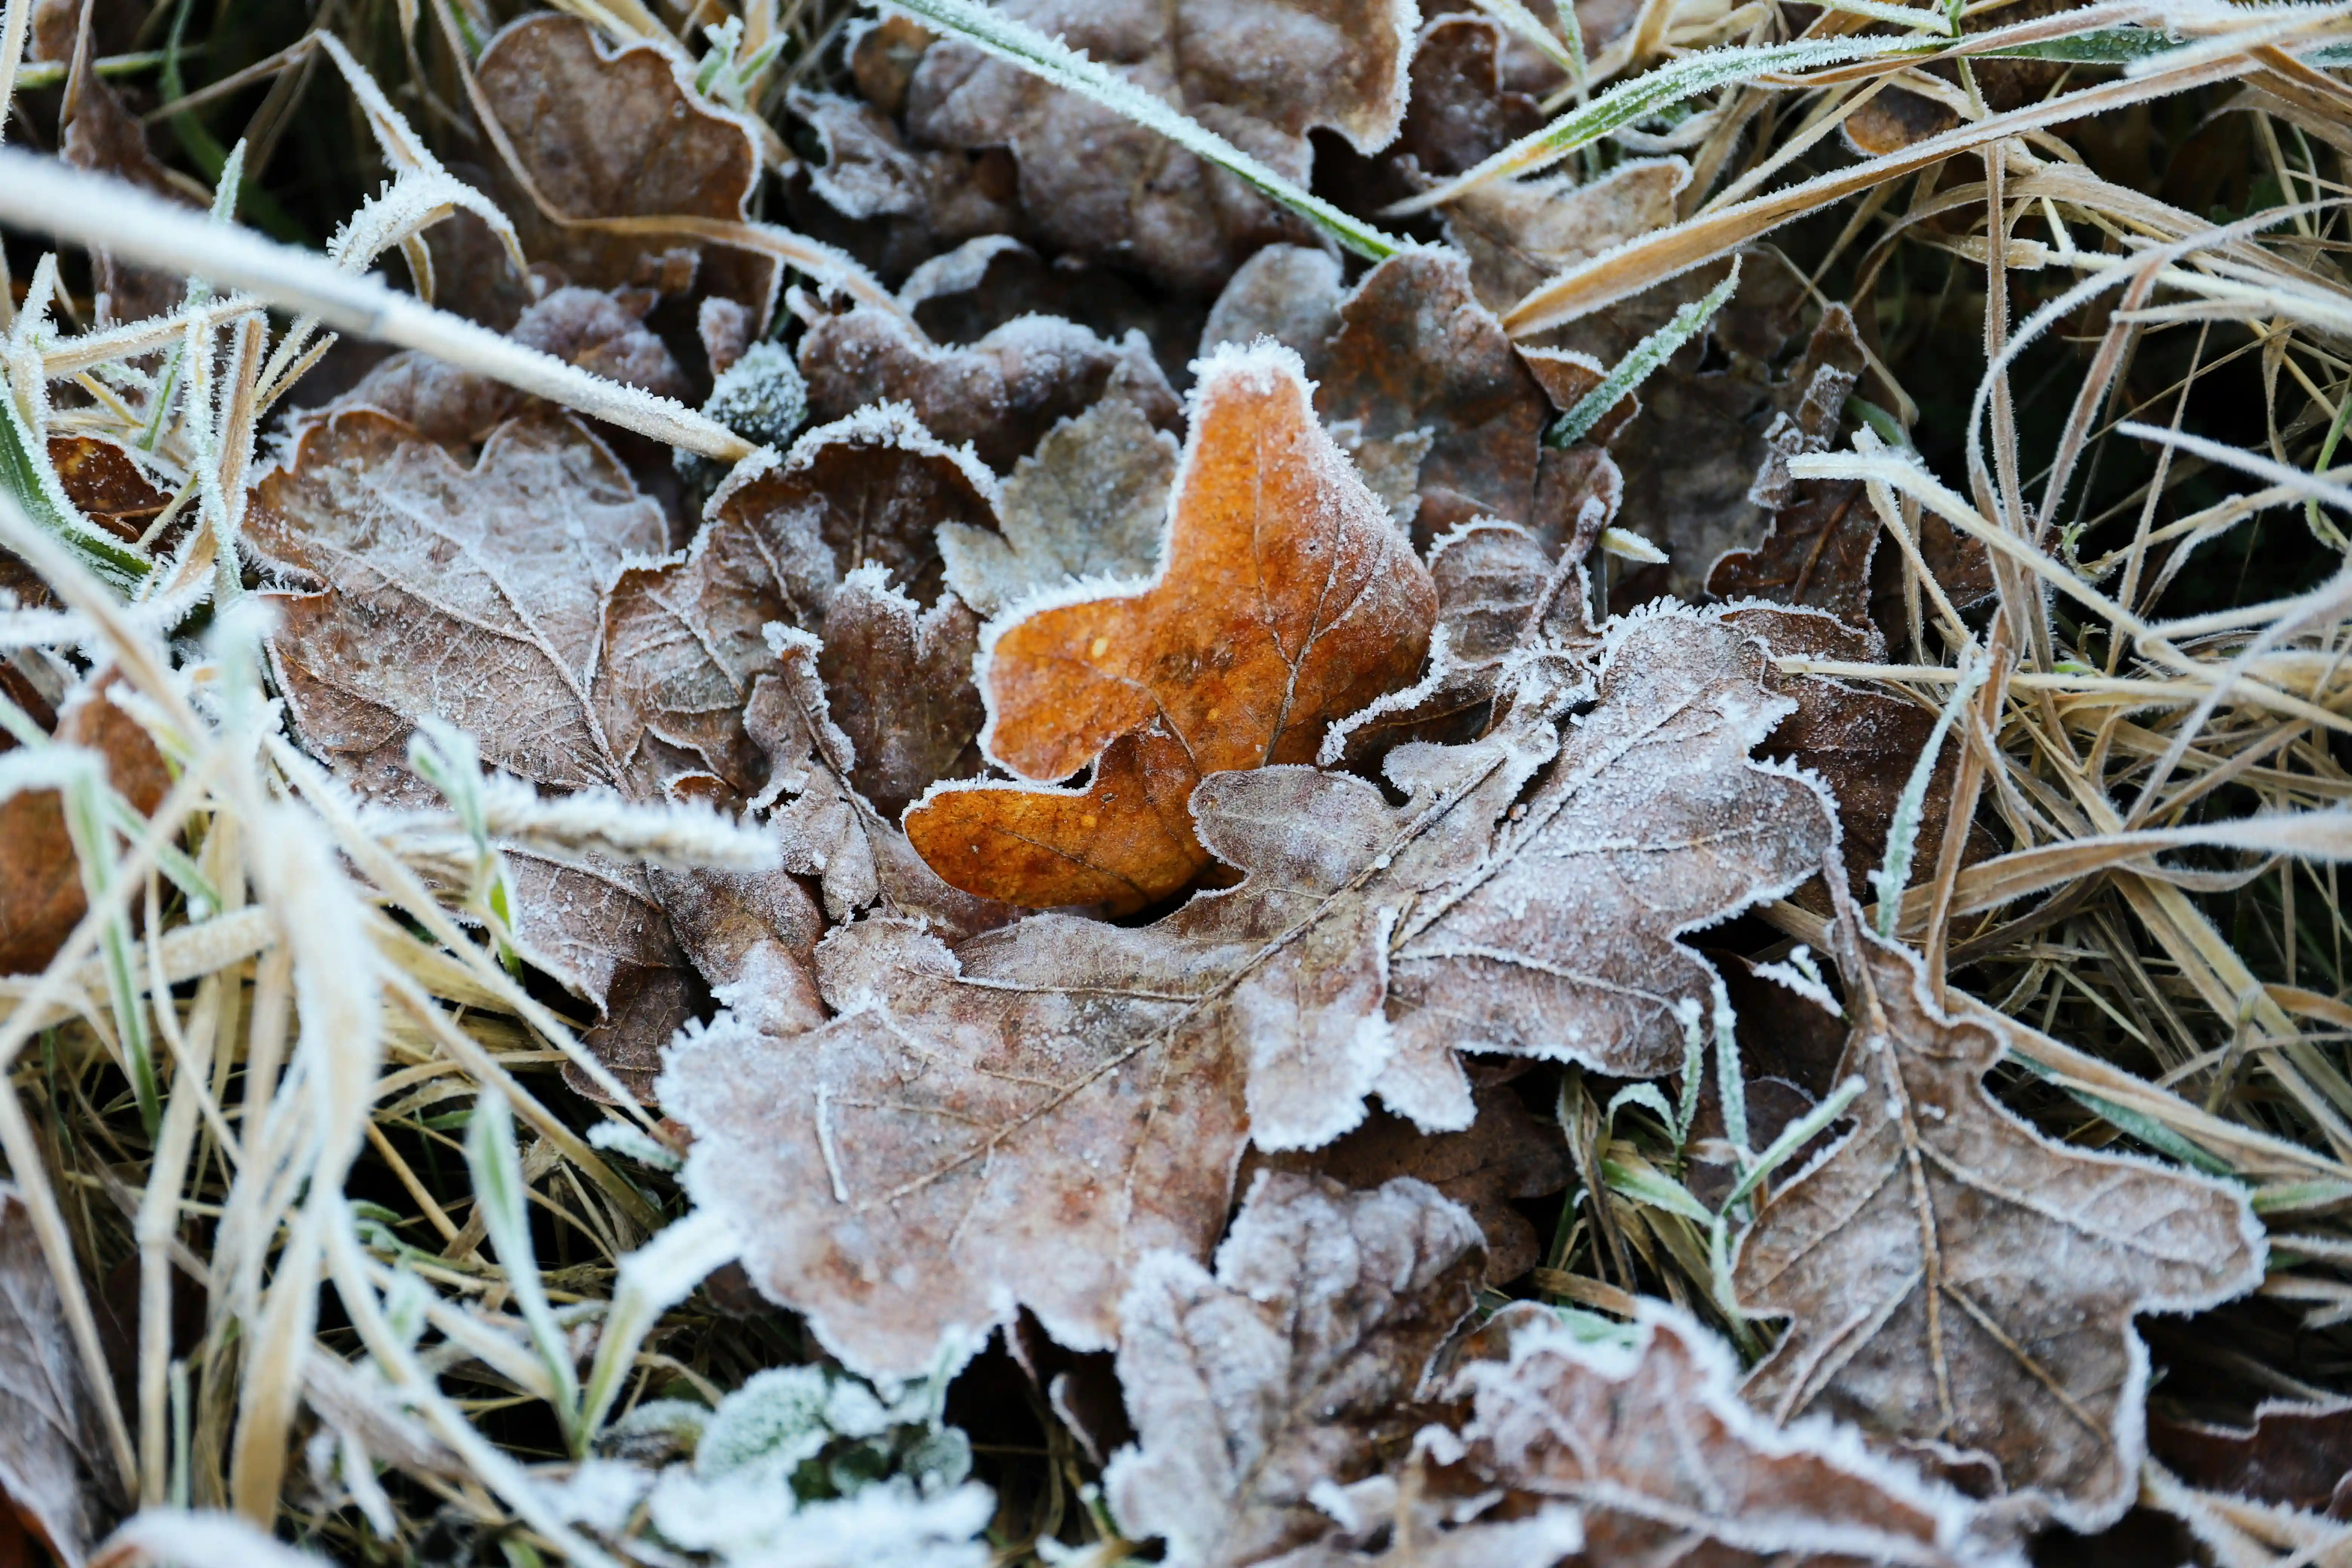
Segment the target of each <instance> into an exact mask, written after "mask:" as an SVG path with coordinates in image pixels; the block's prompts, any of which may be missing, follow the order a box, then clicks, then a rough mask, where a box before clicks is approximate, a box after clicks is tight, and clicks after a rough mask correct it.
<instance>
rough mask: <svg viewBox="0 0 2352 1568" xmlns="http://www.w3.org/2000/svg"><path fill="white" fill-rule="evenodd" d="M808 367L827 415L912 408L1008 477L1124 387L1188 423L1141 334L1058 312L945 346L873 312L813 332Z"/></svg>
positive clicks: (1141, 402) (935, 430)
mask: <svg viewBox="0 0 2352 1568" xmlns="http://www.w3.org/2000/svg"><path fill="white" fill-rule="evenodd" d="M800 365H801V374H803V375H804V376H805V377H807V378H808V395H809V408H810V410H811V411H812V413H813V414H814V416H815V417H816V418H818V419H821V420H833V419H841V418H845V417H847V416H849V415H850V414H852V413H853V412H855V411H856V410H858V409H861V408H864V407H866V406H867V405H870V404H873V403H876V402H881V401H896V402H899V403H904V404H905V405H908V408H910V409H911V410H912V411H913V413H914V415H915V416H916V418H918V419H919V420H920V421H921V422H922V424H923V426H924V427H925V428H926V429H928V430H929V431H930V432H931V433H932V434H933V435H935V436H936V437H938V438H939V439H940V440H941V441H943V442H947V443H949V444H950V445H957V446H961V445H963V444H965V443H969V444H970V445H971V449H972V450H973V451H974V452H975V453H976V454H977V455H978V456H979V458H980V460H981V461H982V462H983V463H985V464H987V465H988V466H989V467H990V468H992V469H994V470H996V471H997V472H999V473H1002V472H1003V471H1005V470H1006V469H1009V468H1012V466H1013V463H1014V462H1015V461H1016V460H1017V459H1019V458H1022V457H1024V456H1025V455H1026V454H1028V453H1029V452H1031V451H1034V449H1035V448H1036V446H1037V443H1038V442H1039V441H1040V440H1041V439H1042V438H1043V437H1045V432H1046V431H1048V430H1050V429H1052V428H1053V427H1054V426H1055V425H1057V424H1059V423H1060V422H1061V421H1062V420H1063V419H1065V418H1067V417H1069V416H1072V415H1075V414H1079V413H1082V412H1084V411H1085V410H1087V409H1088V408H1091V407H1092V406H1094V405H1095V404H1096V403H1097V402H1098V401H1099V400H1100V399H1101V398H1102V397H1103V396H1104V395H1105V394H1106V393H1108V392H1109V391H1111V390H1113V389H1114V388H1116V389H1117V390H1118V391H1120V392H1122V393H1124V394H1125V395H1126V396H1127V397H1128V398H1129V399H1130V400H1131V401H1133V402H1134V403H1135V404H1136V405H1137V406H1138V407H1139V408H1141V409H1142V410H1143V412H1144V413H1145V415H1146V416H1149V417H1150V420H1151V422H1152V423H1153V424H1155V425H1162V426H1164V425H1169V424H1172V423H1174V421H1175V417H1176V395H1175V393H1174V392H1173V391H1171V389H1170V387H1169V385H1168V378H1167V376H1166V375H1164V374H1161V372H1160V363H1159V362H1158V361H1157V360H1155V359H1154V358H1152V355H1151V346H1150V343H1149V342H1147V341H1146V340H1145V339H1144V337H1143V335H1142V334H1141V333H1140V332H1139V331H1129V332H1128V333H1127V335H1126V336H1125V337H1124V338H1122V339H1120V340H1119V341H1118V342H1108V341H1106V340H1105V339H1102V338H1099V337H1097V336H1096V335H1095V334H1094V333H1093V332H1092V331H1088V330H1087V328H1085V327H1082V326H1079V325H1077V324H1076V322H1074V321H1063V320H1062V319H1061V318H1059V317H1056V316H1024V317H1022V318H1020V319H1019V320H1017V321H1008V322H1006V323H1005V324H1004V325H1003V326H1001V327H998V328H996V329H995V330H994V331H991V332H989V333H988V334H987V335H986V336H985V337H983V338H982V339H981V340H980V341H979V342H975V343H970V344H963V345H953V344H950V345H948V346H944V347H943V346H941V345H939V344H936V343H932V342H928V341H927V340H926V339H925V338H924V337H923V335H922V333H921V332H919V331H917V330H916V329H915V328H914V326H913V325H912V324H910V323H909V322H908V321H906V320H905V319H903V318H901V317H898V316H894V315H890V314H887V312H885V311H881V310H876V309H874V308H873V307H872V306H870V305H862V306H860V307H858V308H857V309H856V310H850V311H847V312H845V313H844V314H842V315H838V316H827V317H825V318H824V319H823V320H822V321H818V322H817V323H816V324H815V325H814V326H813V327H811V328H810V329H809V331H808V333H807V335H806V336H804V337H803V338H802V339H801V347H800Z"/></svg>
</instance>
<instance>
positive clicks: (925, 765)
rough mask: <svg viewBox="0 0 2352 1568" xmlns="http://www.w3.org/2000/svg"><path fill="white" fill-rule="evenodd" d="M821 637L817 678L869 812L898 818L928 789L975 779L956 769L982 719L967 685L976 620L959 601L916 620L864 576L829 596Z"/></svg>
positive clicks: (909, 608)
mask: <svg viewBox="0 0 2352 1568" xmlns="http://www.w3.org/2000/svg"><path fill="white" fill-rule="evenodd" d="M979 647H980V617H979V616H975V615H973V614H972V613H971V610H969V609H967V608H966V607H965V606H964V603H963V601H962V600H961V599H959V598H957V597H956V596H955V595H953V594H942V595H940V599H939V603H937V604H935V605H932V606H931V607H930V608H929V610H919V609H917V608H916V607H915V602H914V601H913V600H911V599H909V598H908V597H907V596H906V595H904V594H901V593H899V592H898V590H897V589H896V588H894V587H892V586H891V585H890V584H889V582H888V581H887V578H886V577H885V576H884V574H883V572H882V569H881V568H880V567H879V566H875V565H866V566H860V567H857V568H856V569H854V570H853V571H851V573H850V574H849V575H848V576H847V577H845V578H844V579H843V580H842V584H841V587H840V588H839V589H838V590H837V591H836V592H835V594H834V596H833V605H832V606H831V608H829V609H827V610H826V611H825V616H824V652H823V653H821V654H819V655H818V656H817V671H818V673H819V674H821V675H822V676H824V684H825V690H826V691H827V692H828V693H829V694H830V696H831V699H832V701H831V710H832V713H833V721H834V722H835V723H836V724H838V725H840V726H841V730H842V733H843V734H845V735H846V736H847V737H848V738H849V743H850V745H851V746H852V747H853V748H855V750H856V757H857V761H856V765H855V766H853V767H852V768H851V769H850V773H849V777H850V782H851V783H852V784H855V785H856V787H857V792H858V793H859V794H860V795H864V796H865V797H866V799H867V800H868V801H871V802H872V803H873V805H874V808H875V810H877V811H878V812H880V813H881V814H882V815H883V816H886V817H895V816H898V814H899V813H900V812H902V811H904V810H905V809H906V808H907V803H908V801H910V800H912V799H914V798H915V796H917V795H920V794H922V793H923V790H924V789H925V788H926V787H927V786H928V785H929V784H932V783H933V782H934V781H936V780H939V779H942V778H949V777H953V776H957V775H958V774H959V773H970V772H971V771H973V769H972V768H971V767H960V766H959V762H960V760H961V759H962V758H963V757H964V755H965V752H966V750H967V748H969V747H970V746H971V742H972V737H973V736H975V735H977V734H979V733H980V725H981V721H982V717H983V716H984V711H983V710H982V707H981V701H980V692H979V691H978V690H977V689H974V687H973V686H972V683H971V659H972V655H973V654H974V653H975V652H976V651H978V649H979ZM970 760H971V763H973V764H974V765H975V766H976V765H977V763H978V761H979V759H978V758H977V757H976V756H975V757H972V758H971V759H970Z"/></svg>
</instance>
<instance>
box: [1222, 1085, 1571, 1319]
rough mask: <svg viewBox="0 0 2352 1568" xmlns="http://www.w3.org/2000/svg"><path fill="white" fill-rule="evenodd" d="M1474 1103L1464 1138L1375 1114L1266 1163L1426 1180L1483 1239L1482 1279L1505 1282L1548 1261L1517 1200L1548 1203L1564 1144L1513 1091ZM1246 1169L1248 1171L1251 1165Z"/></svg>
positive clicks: (1359, 1177)
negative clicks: (1319, 1145)
mask: <svg viewBox="0 0 2352 1568" xmlns="http://www.w3.org/2000/svg"><path fill="white" fill-rule="evenodd" d="M1475 1099H1476V1100H1477V1108H1478V1111H1477V1114H1478V1119H1477V1121H1475V1122H1473V1123H1471V1125H1470V1126H1468V1127H1466V1128H1465V1129H1464V1130H1463V1131H1459V1132H1435V1133H1430V1132H1423V1131H1420V1130H1419V1129H1417V1128H1415V1127H1414V1126H1413V1125H1412V1122H1410V1121H1406V1120H1405V1119H1404V1118H1402V1117H1401V1116H1395V1115H1391V1113H1389V1112H1387V1111H1383V1110H1374V1111H1373V1112H1372V1113H1371V1115H1370V1116H1369V1117H1368V1118H1366V1119H1365V1121H1364V1124H1363V1125H1362V1126H1361V1127H1359V1128H1357V1129H1356V1130H1355V1131H1352V1132H1350V1133H1348V1134H1347V1135H1346V1136H1345V1137H1342V1138H1341V1139H1340V1140H1339V1142H1336V1143H1333V1144H1331V1145H1330V1146H1328V1148H1323V1149H1318V1150H1316V1151H1315V1152H1312V1153H1305V1154H1299V1153H1292V1154H1279V1155H1275V1156H1272V1157H1266V1158H1264V1159H1263V1163H1264V1164H1265V1165H1266V1166H1267V1167H1269V1168H1271V1169H1274V1170H1277V1171H1295V1172H1303V1173H1311V1174H1315V1175H1321V1176H1328V1177H1329V1178H1331V1179H1332V1180H1333V1181H1335V1182H1339V1183H1341V1184H1345V1185H1347V1186H1349V1187H1354V1188H1357V1189H1359V1190H1361V1189H1364V1188H1369V1187H1376V1186H1379V1185H1381V1184H1382V1183H1384V1182H1388V1181H1391V1180H1393V1179H1394V1178H1396V1177H1399V1176H1410V1177H1412V1178H1413V1179H1414V1180H1416V1181H1423V1182H1427V1183H1428V1184H1430V1185H1431V1186H1433V1187H1435V1188H1436V1189H1437V1190H1438V1191H1439V1192H1440V1193H1443V1194H1445V1196H1447V1197H1448V1198H1451V1199H1452V1200H1453V1201H1454V1202H1455V1203H1457V1204H1460V1205H1462V1206H1463V1207H1464V1208H1465V1209H1467V1210H1469V1211H1470V1217H1471V1218H1472V1219H1475V1220H1476V1221H1477V1222H1478V1228H1479V1229H1480V1230H1481V1231H1483V1232H1485V1233H1486V1279H1487V1280H1488V1281H1489V1282H1491V1283H1494V1284H1496V1285H1501V1284H1506V1283H1507V1282H1508V1281H1510V1280H1513V1279H1517V1278H1518V1277H1519V1276H1520V1275H1522V1274H1525V1273H1526V1272H1527V1271H1528V1269H1530V1268H1534V1267H1535V1266H1536V1265H1537V1264H1538V1263H1539V1262H1541V1261H1542V1260H1543V1249H1542V1242H1541V1241H1540V1239H1539V1238H1538V1237H1537V1235H1536V1227H1535V1226H1534V1225H1533V1224H1531V1223H1530V1222H1529V1221H1528V1217H1527V1215H1523V1214H1521V1213H1520V1212H1519V1211H1518V1209H1517V1207H1515V1206H1514V1203H1515V1200H1518V1199H1525V1198H1542V1197H1549V1196H1550V1195H1551V1194H1554V1193H1557V1192H1559V1190H1560V1189H1562V1188H1563V1187H1565V1186H1567V1185H1568V1183H1569V1178H1570V1174H1571V1171H1570V1164H1569V1158H1568V1143H1567V1141H1566V1139H1565V1138H1563V1137H1562V1136H1561V1134H1560V1131H1559V1128H1558V1127H1556V1126H1553V1125H1551V1124H1549V1123H1547V1122H1545V1121H1538V1119H1537V1118H1536V1117H1535V1116H1534V1115H1532V1114H1531V1113H1529V1111H1528V1108H1527V1107H1526V1106H1525V1105H1523V1104H1521V1103H1520V1101H1519V1099H1518V1097H1517V1095H1516V1094H1514V1093H1513V1092H1512V1091H1511V1090H1510V1089H1508V1088H1506V1087H1504V1086H1501V1085H1496V1087H1494V1088H1492V1089H1483V1090H1480V1091H1479V1092H1478V1093H1477V1094H1476V1096H1475ZM1250 1159H1251V1161H1252V1162H1253V1163H1256V1162H1259V1161H1260V1160H1261V1157H1260V1156H1257V1155H1255V1154H1253V1155H1252V1156H1251V1157H1250ZM1243 1170H1244V1174H1245V1175H1246V1173H1247V1172H1248V1170H1249V1165H1248V1164H1244V1167H1243Z"/></svg>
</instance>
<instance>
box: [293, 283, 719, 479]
mask: <svg viewBox="0 0 2352 1568" xmlns="http://www.w3.org/2000/svg"><path fill="white" fill-rule="evenodd" d="M653 302H654V301H653V297H652V295H651V294H649V293H647V292H646V291H645V290H642V289H635V290H626V289H625V290H616V291H615V292H614V293H610V294H608V293H604V292H602V291H600V290H597V289H571V288H565V289H551V290H549V291H548V293H547V294H546V295H544V296H543V297H542V298H541V299H539V300H535V301H533V302H532V303H531V304H530V305H529V306H527V307H525V308H524V310H523V312H522V314H521V316H520V317H519V318H518V319H517V320H516V322H515V324H514V327H513V329H512V330H511V331H509V333H508V336H509V337H511V338H513V339H514V340H515V342H519V343H522V344H525V345H527V346H529V347H530V348H535V349H538V350H540V351H541V353H550V354H553V355H554V356H555V357H556V358H558V359H561V360H567V361H569V362H570V363H573V364H576V365H578V366H580V367H581V368H582V369H583V370H588V371H593V372H594V373H595V374H598V375H602V376H608V377H610V378H611V379H613V380H614V381H620V382H625V383H627V384H629V385H631V386H641V387H643V388H645V389H646V391H647V392H651V393H654V394H656V395H660V396H663V397H676V398H681V399H682V398H684V397H685V396H686V395H687V387H686V377H685V376H684V375H683V374H681V373H680V372H679V370H678V368H677V361H676V360H675V359H673V358H671V357H670V352H669V350H668V348H667V346H665V345H664V344H663V342H662V341H661V340H660V339H659V338H657V337H656V336H655V335H654V334H653V333H652V332H651V331H648V330H647V329H646V324H645V321H644V317H645V312H646V309H647V308H649V307H650V306H651V305H652V304H653ZM532 401H533V400H532V399H530V398H528V397H526V396H525V395H523V394H521V393H519V392H517V391H516V390H515V389H514V388H512V387H510V386H509V385H507V384H505V383H504V382H499V381H493V380H491V379H490V378H489V377H488V376H485V375H477V374H474V373H473V372H471V371H467V370H461V369H459V368H457V366H455V365H452V364H447V363H444V362H442V361H440V360H436V359H435V358H433V357H432V356H431V355H429V354H423V353H416V352H415V351H414V350H405V351H403V352H402V353H396V354H393V355H391V356H389V357H387V358H385V359H384V360H383V361H381V362H380V363H377V364H375V365H374V366H373V367H372V368H371V369H370V370H369V371H368V373H367V374H365V375H363V376H362V377H361V378H360V380H359V382H358V384H355V385H354V386H353V387H352V389H351V391H349V392H347V393H345V394H344V395H342V396H341V398H339V399H337V400H336V406H338V407H360V406H365V407H369V408H377V409H381V410H383V412H384V413H386V414H389V415H391V416H393V417H394V418H395V419H399V420H402V421H404V422H405V423H407V424H410V425H413V426H415V427H416V428H417V430H418V431H419V432H421V433H422V434H424V435H425V436H427V437H431V438H432V439H433V440H436V441H439V442H442V443H444V444H445V445H468V446H470V445H473V444H476V443H478V442H480V441H482V440H483V439H485V438H486V437H488V435H489V433H490V432H491V431H492V430H493V429H495V428H497V427H498V426H499V425H500V424H502V423H504V422H505V421H506V420H507V419H509V418H510V417H512V416H514V415H515V414H516V413H518V412H519V411H520V410H522V409H523V408H524V407H525V406H526V405H529V404H530V403H531V402H532Z"/></svg>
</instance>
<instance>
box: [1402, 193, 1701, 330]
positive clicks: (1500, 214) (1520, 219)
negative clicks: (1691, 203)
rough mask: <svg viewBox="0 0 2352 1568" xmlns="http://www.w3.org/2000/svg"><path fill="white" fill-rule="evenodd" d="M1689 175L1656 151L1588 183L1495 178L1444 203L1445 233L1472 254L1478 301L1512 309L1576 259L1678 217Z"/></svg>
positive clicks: (1658, 227)
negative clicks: (1677, 205) (1677, 207)
mask: <svg viewBox="0 0 2352 1568" xmlns="http://www.w3.org/2000/svg"><path fill="white" fill-rule="evenodd" d="M1690 177H1691V175H1690V165H1689V164H1687V163H1684V162H1683V161H1682V160H1681V159H1680V158H1652V159H1636V160H1633V161H1632V162H1629V163H1621V164H1620V165H1618V166H1617V167H1616V168H1615V169H1612V171H1610V172H1609V174H1606V175H1604V176H1602V177H1601V179H1599V180H1596V181H1594V182H1593V183H1592V184H1589V185H1579V184H1574V183H1573V182H1572V181H1570V180H1569V179H1568V178H1566V177H1565V176H1559V175H1553V176H1549V177H1544V178H1539V179H1533V180H1496V181H1493V182H1490V183H1489V184H1484V185H1481V186H1479V187H1477V188H1476V189H1475V190H1473V191H1471V192H1469V193H1467V194H1466V195H1464V196H1463V197H1462V199H1461V200H1459V201H1456V202H1451V203H1448V204H1447V205H1446V206H1445V208H1444V212H1445V237H1447V238H1448V239H1450V240H1452V241H1453V242H1454V244H1455V245H1456V246H1458V247H1461V249H1462V251H1463V252H1464V254H1465V255H1466V256H1468V257H1469V258H1470V279H1471V282H1472V284H1473V285H1474V286H1475V288H1476V289H1477V290H1478V299H1479V300H1480V302H1481V303H1483V304H1484V305H1485V306H1486V308H1487V309H1488V310H1509V309H1510V308H1511V307H1512V306H1514V305H1516V304H1517V303H1518V302H1519V301H1520V300H1524V299H1526V298H1527V297H1528V294H1530V293H1532V292H1534V290H1535V289H1536V288H1537V287H1538V285H1540V284H1541V283H1543V282H1544V281H1545V280H1546V279H1549V278H1551V277H1553V276H1554V275H1555V274H1557V273H1559V272H1561V271H1564V270H1565V269H1566V268H1569V267H1571V266H1573V265H1574V264H1576V263H1577V262H1580V261H1583V260H1587V259H1589V258H1592V257H1595V256H1598V255H1600V254H1601V252H1602V251H1604V250H1607V249H1609V248H1610V247H1612V246H1615V245H1619V244H1622V243H1623V242H1624V241H1626V240H1629V239H1632V238H1633V237H1635V236H1637V235H1643V234H1648V233H1650V232H1651V231H1653V230H1654V229H1660V228H1664V227H1665V226H1666V225H1668V224H1670V223H1672V222H1674V221H1675V197H1676V196H1677V195H1681V194H1682V190H1683V187H1684V186H1685V185H1687V184H1690Z"/></svg>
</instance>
